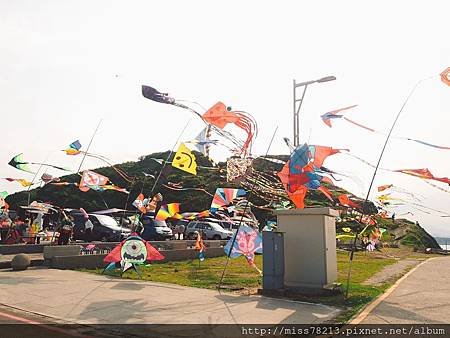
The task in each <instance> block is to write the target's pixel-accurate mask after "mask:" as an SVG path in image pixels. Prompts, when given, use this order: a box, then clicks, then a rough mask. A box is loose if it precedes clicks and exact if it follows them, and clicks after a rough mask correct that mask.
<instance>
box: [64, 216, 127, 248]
mask: <svg viewBox="0 0 450 338" xmlns="http://www.w3.org/2000/svg"><path fill="white" fill-rule="evenodd" d="M71 215H72V216H73V218H74V223H75V226H74V228H73V239H75V240H83V241H86V242H90V241H103V242H120V241H121V240H123V239H124V238H126V237H128V235H129V234H130V233H131V231H130V230H129V229H127V228H121V227H120V226H119V225H118V223H117V221H116V220H115V219H114V218H112V217H111V216H106V215H95V214H89V220H90V221H91V222H92V224H93V225H94V227H93V229H92V231H91V232H86V229H85V223H86V219H85V218H84V215H83V214H81V213H72V214H71Z"/></svg>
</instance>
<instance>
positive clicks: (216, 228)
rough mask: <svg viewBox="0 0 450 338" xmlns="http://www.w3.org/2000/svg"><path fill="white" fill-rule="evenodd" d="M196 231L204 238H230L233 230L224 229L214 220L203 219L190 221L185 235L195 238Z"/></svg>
mask: <svg viewBox="0 0 450 338" xmlns="http://www.w3.org/2000/svg"><path fill="white" fill-rule="evenodd" d="M195 232H198V233H200V234H202V237H203V238H206V239H216V240H219V239H230V238H231V237H232V236H233V232H232V231H230V230H225V229H224V228H222V227H221V226H220V225H219V224H217V223H214V222H204V221H191V222H189V224H188V225H187V227H186V237H187V238H190V239H195V237H196V234H195Z"/></svg>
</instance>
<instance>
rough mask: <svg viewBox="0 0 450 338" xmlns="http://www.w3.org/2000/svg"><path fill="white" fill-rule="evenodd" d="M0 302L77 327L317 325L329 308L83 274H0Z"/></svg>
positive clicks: (334, 312)
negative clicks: (126, 325) (79, 324)
mask: <svg viewBox="0 0 450 338" xmlns="http://www.w3.org/2000/svg"><path fill="white" fill-rule="evenodd" d="M0 303H1V304H4V305H7V306H12V307H15V308H18V309H21V310H25V311H30V312H34V313H38V314H42V315H45V316H49V317H52V318H56V319H63V320H65V321H68V322H73V323H81V324H96V323H104V324H109V323H114V324H121V323H142V324H144V323H148V324H222V323H229V324H278V323H286V324H292V323H296V324H302V323H308V324H310V323H323V322H325V321H328V320H331V319H332V318H333V317H335V316H336V315H337V314H338V313H339V312H340V310H339V309H337V308H334V307H330V306H325V305H320V304H309V303H302V302H294V301H288V300H280V299H272V298H267V297H262V296H256V295H255V296H243V295H235V294H231V293H224V292H222V293H219V292H218V291H215V290H206V289H198V288H190V287H184V286H179V285H174V284H163V283H154V282H145V281H133V280H126V279H119V278H110V277H107V276H100V275H94V274H89V273H83V272H77V271H70V270H55V269H46V268H30V269H28V270H26V271H20V272H12V271H5V270H3V271H0Z"/></svg>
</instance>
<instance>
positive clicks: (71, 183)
mask: <svg viewBox="0 0 450 338" xmlns="http://www.w3.org/2000/svg"><path fill="white" fill-rule="evenodd" d="M50 184H52V185H58V186H65V185H74V186H78V183H76V182H52V183H50Z"/></svg>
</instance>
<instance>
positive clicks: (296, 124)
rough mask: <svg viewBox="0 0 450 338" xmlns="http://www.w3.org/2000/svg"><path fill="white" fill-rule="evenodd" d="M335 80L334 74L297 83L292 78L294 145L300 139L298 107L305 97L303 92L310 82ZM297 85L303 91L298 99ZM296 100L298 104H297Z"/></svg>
mask: <svg viewBox="0 0 450 338" xmlns="http://www.w3.org/2000/svg"><path fill="white" fill-rule="evenodd" d="M334 80H336V77H335V76H325V77H323V78H321V79H318V80H314V81H306V82H301V83H297V82H296V81H295V80H294V146H296V147H297V146H298V145H299V143H300V141H299V132H300V130H299V125H300V124H299V113H300V108H301V107H302V103H303V99H304V98H305V93H306V88H308V85H310V84H312V83H316V82H317V83H322V82H328V81H334ZM299 87H303V93H302V97H301V98H300V99H297V88H299ZM297 102H298V104H297Z"/></svg>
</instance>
